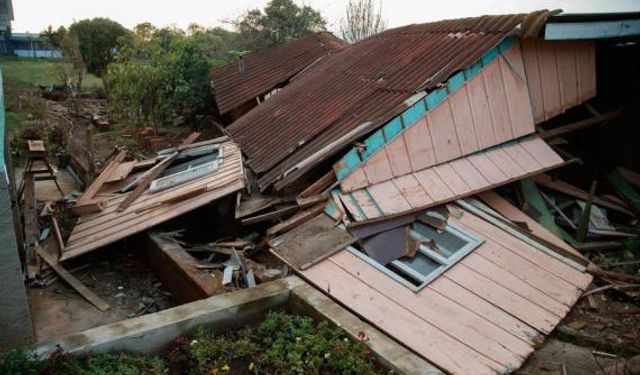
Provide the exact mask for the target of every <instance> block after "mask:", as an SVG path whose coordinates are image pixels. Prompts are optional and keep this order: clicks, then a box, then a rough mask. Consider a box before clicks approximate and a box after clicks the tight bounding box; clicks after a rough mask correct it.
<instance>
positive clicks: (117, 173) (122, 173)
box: [105, 161, 136, 183]
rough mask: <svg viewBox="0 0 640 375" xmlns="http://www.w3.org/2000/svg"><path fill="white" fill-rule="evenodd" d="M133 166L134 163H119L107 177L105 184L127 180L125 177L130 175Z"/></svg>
mask: <svg viewBox="0 0 640 375" xmlns="http://www.w3.org/2000/svg"><path fill="white" fill-rule="evenodd" d="M135 165H136V162H135V161H128V162H125V163H120V165H118V167H117V168H115V169H114V170H113V172H111V173H110V174H109V177H108V178H107V179H106V180H105V183H108V182H115V181H120V180H124V179H125V178H127V176H129V173H131V171H132V170H133V167H134V166H135Z"/></svg>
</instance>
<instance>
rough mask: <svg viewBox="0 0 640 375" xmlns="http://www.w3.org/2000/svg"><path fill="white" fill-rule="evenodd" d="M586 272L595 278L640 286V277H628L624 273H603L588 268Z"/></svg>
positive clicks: (596, 269) (593, 268)
mask: <svg viewBox="0 0 640 375" xmlns="http://www.w3.org/2000/svg"><path fill="white" fill-rule="evenodd" d="M587 272H589V273H590V274H592V275H593V276H597V277H600V278H602V279H609V280H615V281H621V282H624V283H630V284H640V276H636V275H628V274H626V273H619V272H612V271H604V270H601V269H599V268H595V267H589V268H588V269H587Z"/></svg>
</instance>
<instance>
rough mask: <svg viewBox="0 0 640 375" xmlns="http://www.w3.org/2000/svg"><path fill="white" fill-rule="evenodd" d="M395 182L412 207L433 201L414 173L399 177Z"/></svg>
mask: <svg viewBox="0 0 640 375" xmlns="http://www.w3.org/2000/svg"><path fill="white" fill-rule="evenodd" d="M393 183H394V184H395V185H396V187H397V188H398V190H399V191H400V193H401V194H402V196H403V197H404V198H405V199H406V200H407V202H409V204H410V205H411V207H412V208H418V207H423V206H426V205H428V204H430V203H433V199H431V197H430V196H429V194H427V192H426V191H425V190H424V189H423V188H422V186H421V185H420V183H419V182H418V181H417V180H416V178H415V177H414V176H413V175H412V174H408V175H406V176H402V177H397V178H395V179H394V180H393Z"/></svg>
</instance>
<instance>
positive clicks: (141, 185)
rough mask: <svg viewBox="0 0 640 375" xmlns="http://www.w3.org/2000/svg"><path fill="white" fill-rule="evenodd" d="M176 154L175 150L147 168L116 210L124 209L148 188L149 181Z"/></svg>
mask: <svg viewBox="0 0 640 375" xmlns="http://www.w3.org/2000/svg"><path fill="white" fill-rule="evenodd" d="M177 156H178V153H177V152H175V153H173V154H171V155H170V156H169V157H167V158H165V159H164V160H163V161H161V162H160V163H159V164H158V165H156V166H154V167H153V168H151V169H149V170H148V171H147V172H145V174H144V175H143V176H142V177H141V178H140V180H139V181H138V185H137V186H136V188H135V189H133V191H132V192H131V193H129V195H128V196H127V197H126V198H125V199H124V200H123V201H122V202H121V203H120V205H118V209H117V211H118V212H122V211H124V210H126V209H127V208H128V207H129V206H130V205H131V203H133V202H135V201H136V199H138V198H139V197H140V196H141V195H142V194H143V193H144V192H145V191H146V190H147V188H149V185H150V184H151V181H153V180H155V179H156V178H157V177H158V176H160V174H162V172H163V171H164V170H165V169H166V168H167V167H168V166H169V164H171V162H173V160H174V159H175V158H176V157H177Z"/></svg>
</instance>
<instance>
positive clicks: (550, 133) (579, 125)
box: [538, 109, 622, 139]
mask: <svg viewBox="0 0 640 375" xmlns="http://www.w3.org/2000/svg"><path fill="white" fill-rule="evenodd" d="M621 112H622V110H621V109H617V110H615V111H611V112H607V113H604V114H602V115H599V116H594V117H591V118H588V119H585V120H581V121H577V122H574V123H571V124H568V125H563V126H559V127H557V128H555V129H550V130H544V131H541V132H540V133H538V135H539V136H540V137H541V138H542V139H551V138H555V137H558V136H561V135H563V134H567V133H571V132H574V131H576V130H581V129H585V128H588V127H590V126H593V125H597V124H600V123H602V122H605V121H608V120H611V119H613V118H614V117H616V116H618V115H619V114H620V113H621Z"/></svg>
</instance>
